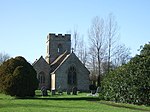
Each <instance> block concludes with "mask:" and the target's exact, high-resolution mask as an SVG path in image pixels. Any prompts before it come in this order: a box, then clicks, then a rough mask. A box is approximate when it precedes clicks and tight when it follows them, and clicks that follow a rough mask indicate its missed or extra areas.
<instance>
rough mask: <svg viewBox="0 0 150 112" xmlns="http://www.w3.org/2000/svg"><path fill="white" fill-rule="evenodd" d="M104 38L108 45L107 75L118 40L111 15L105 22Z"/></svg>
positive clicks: (116, 26) (115, 25) (114, 22)
mask: <svg viewBox="0 0 150 112" xmlns="http://www.w3.org/2000/svg"><path fill="white" fill-rule="evenodd" d="M105 33H106V38H107V44H108V64H107V65H108V68H107V69H108V70H107V71H108V73H109V71H110V63H111V58H112V57H113V52H114V48H115V46H116V42H117V39H118V25H117V22H116V20H115V17H114V15H113V14H112V13H110V14H109V16H108V18H107V20H106V29H105Z"/></svg>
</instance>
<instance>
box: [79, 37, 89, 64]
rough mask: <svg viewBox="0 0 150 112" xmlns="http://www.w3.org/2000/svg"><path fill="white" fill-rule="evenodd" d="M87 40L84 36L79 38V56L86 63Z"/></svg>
mask: <svg viewBox="0 0 150 112" xmlns="http://www.w3.org/2000/svg"><path fill="white" fill-rule="evenodd" d="M85 43H86V42H85V41H84V37H83V36H82V38H80V39H79V41H78V46H77V56H78V58H79V59H80V60H81V62H82V63H83V64H84V65H86V63H87V59H88V53H87V47H86V44H85Z"/></svg>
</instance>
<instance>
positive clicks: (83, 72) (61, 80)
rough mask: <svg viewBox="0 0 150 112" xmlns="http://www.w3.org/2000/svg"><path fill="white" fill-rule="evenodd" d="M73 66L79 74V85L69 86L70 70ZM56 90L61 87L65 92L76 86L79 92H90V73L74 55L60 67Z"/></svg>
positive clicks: (57, 73) (57, 74) (57, 72)
mask: <svg viewBox="0 0 150 112" xmlns="http://www.w3.org/2000/svg"><path fill="white" fill-rule="evenodd" d="M71 66H74V67H75V68H76V74H77V84H76V85H69V84H68V70H69V68H70V67H71ZM55 74H56V77H55V78H56V89H58V88H59V87H60V86H61V88H62V89H63V90H67V89H72V88H73V87H74V86H76V87H77V88H78V90H79V91H89V85H90V80H89V71H88V70H87V69H86V68H85V66H84V65H83V64H82V63H81V61H79V59H78V58H77V57H76V56H75V54H74V53H72V54H70V56H69V57H68V59H67V60H66V61H65V62H64V63H63V64H62V65H60V67H59V69H58V70H57V71H56V73H55Z"/></svg>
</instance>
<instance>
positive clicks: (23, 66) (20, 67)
mask: <svg viewBox="0 0 150 112" xmlns="http://www.w3.org/2000/svg"><path fill="white" fill-rule="evenodd" d="M0 77H1V79H0V81H1V83H0V90H1V91H2V92H4V93H6V94H8V95H11V96H19V97H25V96H34V95H35V90H36V89H37V87H38V80H37V78H36V71H35V70H34V68H33V67H32V65H30V64H29V63H28V62H27V61H26V60H25V59H24V58H23V57H20V56H19V57H16V58H11V59H9V60H8V61H6V62H4V63H3V64H2V65H1V66H0Z"/></svg>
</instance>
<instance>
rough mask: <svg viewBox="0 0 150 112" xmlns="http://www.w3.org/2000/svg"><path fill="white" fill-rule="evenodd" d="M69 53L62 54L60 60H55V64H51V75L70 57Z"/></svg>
mask: <svg viewBox="0 0 150 112" xmlns="http://www.w3.org/2000/svg"><path fill="white" fill-rule="evenodd" d="M69 55H70V54H68V52H67V51H65V52H64V53H63V54H61V55H60V56H59V57H58V58H56V59H55V61H54V62H53V63H51V65H50V67H51V73H52V72H54V71H55V70H56V69H57V68H58V67H59V66H60V65H61V64H62V63H63V62H64V61H65V60H66V59H67V57H68V56H69Z"/></svg>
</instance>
